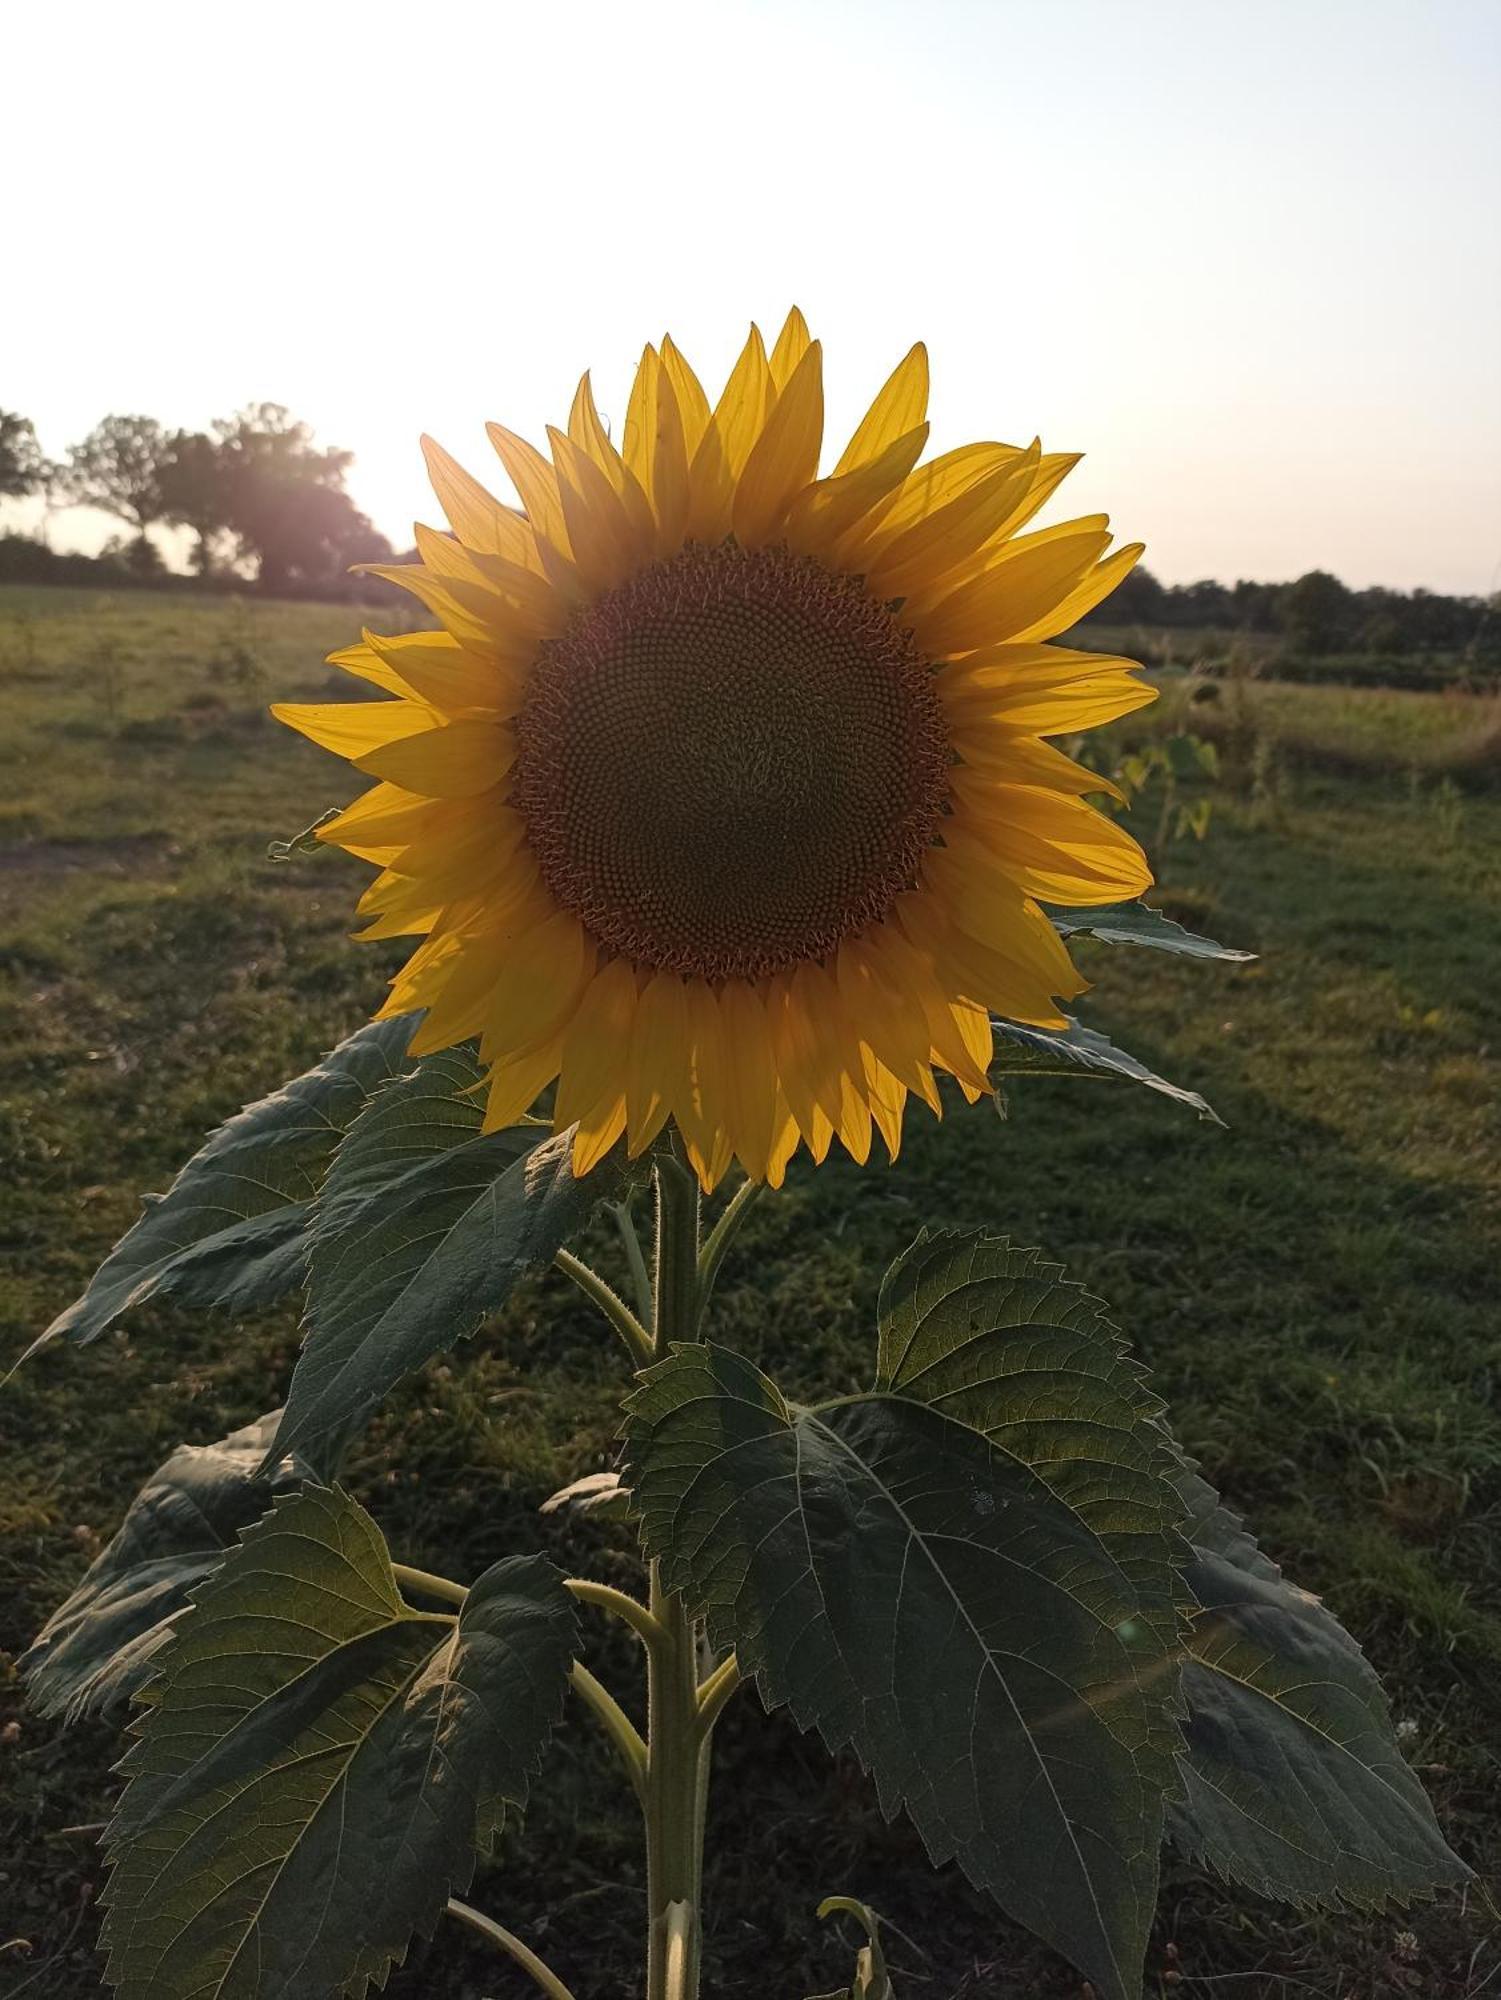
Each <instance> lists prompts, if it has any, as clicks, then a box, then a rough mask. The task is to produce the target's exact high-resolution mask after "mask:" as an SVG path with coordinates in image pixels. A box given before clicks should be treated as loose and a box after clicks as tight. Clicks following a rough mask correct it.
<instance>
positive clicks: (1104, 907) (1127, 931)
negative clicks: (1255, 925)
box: [1042, 903, 1256, 965]
mask: <svg viewBox="0 0 1501 2000" xmlns="http://www.w3.org/2000/svg"><path fill="white" fill-rule="evenodd" d="M1042 910H1043V914H1044V916H1046V917H1047V918H1049V919H1050V921H1051V922H1052V923H1053V925H1054V926H1055V928H1056V929H1057V931H1058V933H1059V935H1060V936H1061V937H1074V936H1087V937H1094V938H1098V939H1099V940H1100V942H1101V943H1102V944H1140V945H1146V946H1148V947H1149V948H1150V949H1151V950H1153V951H1171V952H1176V953H1177V954H1178V955H1179V956H1180V957H1182V958H1218V959H1223V960H1225V961H1226V962H1227V963H1229V964H1236V965H1240V964H1245V963H1246V962H1247V961H1248V960H1250V959H1253V958H1255V956H1256V954H1255V952H1254V951H1236V950H1233V949H1232V948H1231V947H1230V946H1229V945H1223V944H1216V943H1215V941H1214V939H1213V938H1206V937H1198V936H1196V935H1195V933H1194V932H1193V931H1191V930H1187V929H1185V928H1184V926H1183V925H1182V924H1180V923H1176V922H1174V920H1173V918H1171V917H1167V916H1164V915H1163V913H1162V911H1161V910H1153V909H1149V908H1148V906H1147V905H1146V904H1145V903H1102V904H1100V905H1099V907H1098V908H1096V909H1093V910H1065V909H1061V908H1057V907H1055V906H1054V905H1053V904H1051V903H1044V904H1043V905H1042Z"/></svg>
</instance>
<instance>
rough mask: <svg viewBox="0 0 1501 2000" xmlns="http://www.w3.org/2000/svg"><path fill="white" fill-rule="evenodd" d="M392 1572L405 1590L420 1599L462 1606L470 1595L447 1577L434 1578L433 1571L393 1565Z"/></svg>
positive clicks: (399, 1564)
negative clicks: (426, 1598) (428, 1598)
mask: <svg viewBox="0 0 1501 2000" xmlns="http://www.w3.org/2000/svg"><path fill="white" fill-rule="evenodd" d="M391 1571H392V1574H393V1575H394V1576H395V1578H396V1581H397V1582H398V1583H399V1584H400V1585H401V1587H402V1589H403V1590H406V1591H410V1592H412V1593H413V1594H414V1595H416V1596H419V1597H436V1598H438V1599H439V1600H440V1602H442V1603H444V1604H457V1605H460V1606H462V1605H463V1603H464V1601H465V1599H466V1598H467V1597H468V1595H469V1592H468V1591H467V1590H466V1589H465V1588H464V1586H463V1584H462V1583H451V1582H450V1581H449V1579H448V1578H447V1577H446V1576H434V1575H433V1573H432V1572H431V1570H425V1569H413V1568H412V1567H411V1566H410V1565H409V1564H408V1563H392V1565H391Z"/></svg>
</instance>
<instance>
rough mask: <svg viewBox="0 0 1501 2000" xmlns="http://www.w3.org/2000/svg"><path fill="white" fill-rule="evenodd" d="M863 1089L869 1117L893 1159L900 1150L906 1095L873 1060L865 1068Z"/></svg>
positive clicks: (887, 1072)
mask: <svg viewBox="0 0 1501 2000" xmlns="http://www.w3.org/2000/svg"><path fill="white" fill-rule="evenodd" d="M866 1087H867V1093H868V1097H867V1101H868V1102H869V1104H870V1115H871V1117H872V1119H873V1120H874V1121H875V1126H876V1130H877V1131H878V1132H879V1133H880V1135H881V1137H882V1138H883V1139H884V1140H885V1141H886V1151H887V1152H888V1154H889V1155H890V1156H891V1158H892V1159H893V1160H895V1158H896V1156H897V1154H898V1153H899V1152H900V1151H901V1148H902V1112H903V1111H904V1110H905V1108H906V1104H907V1093H906V1091H905V1090H904V1089H903V1087H902V1086H901V1084H899V1083H898V1082H897V1080H896V1078H895V1077H894V1076H893V1075H892V1074H891V1071H890V1070H889V1069H885V1068H883V1066H882V1065H881V1064H880V1063H878V1062H874V1061H872V1062H870V1063H868V1064H867V1066H866Z"/></svg>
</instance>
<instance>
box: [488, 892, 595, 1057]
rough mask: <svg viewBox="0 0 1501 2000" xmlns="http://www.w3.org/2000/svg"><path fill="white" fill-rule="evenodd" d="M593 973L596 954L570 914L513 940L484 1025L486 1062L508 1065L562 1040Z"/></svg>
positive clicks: (557, 915) (556, 916)
mask: <svg viewBox="0 0 1501 2000" xmlns="http://www.w3.org/2000/svg"><path fill="white" fill-rule="evenodd" d="M593 970H594V951H593V948H592V946H590V944H589V942H588V940H587V938H586V937H585V935H584V929H583V926H582V925H581V924H580V923H579V921H578V919H577V917H575V916H573V915H571V914H570V913H569V912H568V911H566V910H557V911H554V913H553V914H552V915H551V916H549V917H546V918H545V919H544V920H543V921H542V922H541V923H539V924H535V925H533V926H532V927H531V928H530V929H529V930H525V931H522V932H520V933H518V934H517V935H516V936H514V937H512V938H511V939H510V940H509V941H508V943H507V945H506V961H505V969H504V971H503V972H502V974H501V977H500V980H499V982H498V983H497V985H496V988H495V994H494V997H493V999H492V1001H491V1004H490V1014H489V1018H488V1020H487V1021H486V1023H485V1032H484V1037H483V1039H482V1042H481V1045H480V1053H481V1055H482V1056H483V1057H484V1059H485V1060H486V1061H487V1062H496V1061H505V1060H507V1059H509V1058H511V1057H513V1056H516V1055H519V1054H522V1053H524V1052H526V1051H527V1050H529V1049H532V1048H535V1047H538V1046H540V1045H541V1044H542V1043H543V1042H547V1041H551V1040H552V1039H553V1038H554V1037H555V1036H558V1035H560V1034H561V1033H562V1031H563V1029H564V1028H565V1027H566V1026H567V1024H568V1022H569V1020H570V1019H571V1018H572V1015H573V1010H574V1008H575V1007H576V1006H577V1005H578V1003H579V1001H580V999H581V998H582V997H583V992H584V988H585V987H586V986H587V985H588V982H589V979H590V977H591V975H592V973H593Z"/></svg>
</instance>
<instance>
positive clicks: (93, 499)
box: [64, 416, 171, 563]
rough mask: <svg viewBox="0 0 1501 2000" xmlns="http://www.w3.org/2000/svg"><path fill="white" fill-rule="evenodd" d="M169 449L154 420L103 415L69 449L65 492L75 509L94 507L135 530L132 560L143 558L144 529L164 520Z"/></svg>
mask: <svg viewBox="0 0 1501 2000" xmlns="http://www.w3.org/2000/svg"><path fill="white" fill-rule="evenodd" d="M170 449H171V441H170V439H169V437H168V435H167V432H166V431H165V430H164V429H163V428H162V426H161V425H160V424H159V423H158V422H157V421H156V418H155V417H139V416H137V417H115V416H111V417H106V418H105V419H104V421H103V422H102V423H99V424H96V425H95V426H94V428H93V430H91V431H90V432H89V434H88V436H87V437H86V438H85V439H84V440H83V442H82V443H81V444H75V445H73V446H71V447H70V449H69V452H68V469H67V473H66V475H65V481H64V484H65V490H66V492H67V495H68V498H69V499H70V500H73V501H75V502H76V503H78V504H79V505H80V506H85V507H100V508H102V509H103V510H104V512H105V513H106V514H114V515H116V516H118V518H119V519H120V520H122V521H129V522H131V523H132V525H133V526H134V527H135V528H136V529H137V530H138V548H137V557H138V559H139V560H140V561H141V562H142V563H146V562H147V561H148V560H149V558H148V555H147V551H148V550H149V549H150V547H151V543H150V539H149V537H148V535H147V533H146V530H147V529H148V528H149V527H150V526H151V524H152V523H153V522H154V521H160V520H162V519H164V518H165V516H166V511H167V508H166V502H165V500H164V499H163V498H162V467H163V466H164V464H165V463H166V460H167V456H168V453H169V451H170Z"/></svg>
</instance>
